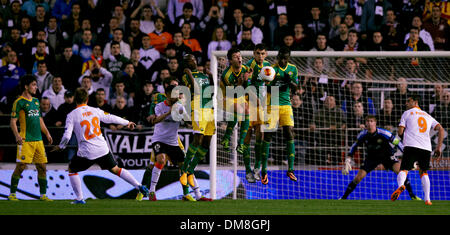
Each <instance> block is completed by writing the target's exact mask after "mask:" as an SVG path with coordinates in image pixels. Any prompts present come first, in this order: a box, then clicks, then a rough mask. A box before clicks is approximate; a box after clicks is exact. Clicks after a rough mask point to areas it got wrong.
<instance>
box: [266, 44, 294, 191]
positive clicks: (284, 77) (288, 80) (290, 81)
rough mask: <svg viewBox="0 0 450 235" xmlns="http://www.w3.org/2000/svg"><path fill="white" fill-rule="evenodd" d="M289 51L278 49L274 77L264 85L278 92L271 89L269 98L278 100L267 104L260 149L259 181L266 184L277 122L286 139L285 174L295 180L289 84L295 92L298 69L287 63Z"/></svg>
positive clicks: (283, 48)
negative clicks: (271, 144)
mask: <svg viewBox="0 0 450 235" xmlns="http://www.w3.org/2000/svg"><path fill="white" fill-rule="evenodd" d="M290 56H291V51H290V50H289V48H287V47H282V48H281V49H280V50H279V51H278V56H277V63H276V64H274V65H273V66H272V67H273V68H274V69H275V74H276V75H275V78H274V80H273V81H272V82H270V83H269V84H266V86H275V87H278V89H279V92H278V94H276V93H274V92H273V91H271V89H269V88H268V92H270V94H269V95H270V99H271V100H272V99H274V100H278V101H279V102H278V104H272V101H271V102H270V105H269V104H268V112H267V113H268V116H269V121H268V122H269V123H268V126H267V127H266V128H265V130H264V141H263V151H262V159H261V161H262V169H261V182H262V183H263V184H267V183H268V182H269V179H268V176H267V159H268V156H269V149H270V141H271V139H272V134H273V132H274V131H276V129H277V127H278V123H279V125H280V126H282V127H283V134H284V136H285V138H286V140H287V142H286V150H287V153H288V157H287V159H288V171H287V176H288V177H289V179H290V180H292V181H297V177H296V176H295V174H294V159H295V144H294V129H293V128H294V117H293V111H292V105H291V99H290V95H291V86H292V87H293V88H294V89H295V90H294V91H295V92H297V90H298V87H297V86H298V70H297V67H296V66H295V65H293V64H291V63H289V58H290Z"/></svg>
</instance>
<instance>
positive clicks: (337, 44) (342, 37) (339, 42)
mask: <svg viewBox="0 0 450 235" xmlns="http://www.w3.org/2000/svg"><path fill="white" fill-rule="evenodd" d="M347 41H348V26H347V24H345V23H344V22H342V23H340V24H339V35H338V36H336V37H334V38H331V40H330V44H329V45H330V47H331V48H333V49H334V50H335V51H343V50H344V47H345V45H346V44H347Z"/></svg>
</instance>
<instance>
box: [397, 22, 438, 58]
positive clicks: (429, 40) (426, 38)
mask: <svg viewBox="0 0 450 235" xmlns="http://www.w3.org/2000/svg"><path fill="white" fill-rule="evenodd" d="M411 25H412V26H411V27H409V29H411V28H417V29H418V30H419V37H420V39H422V41H423V43H425V44H427V45H428V47H429V48H430V49H429V50H430V51H434V42H433V37H431V34H430V33H429V32H428V31H426V30H425V29H424V28H422V20H421V19H420V17H419V16H414V17H413V19H412V23H411ZM409 34H410V32H409V31H408V33H407V34H406V35H405V39H404V41H403V43H404V44H407V43H408V39H409ZM401 48H403V47H401Z"/></svg>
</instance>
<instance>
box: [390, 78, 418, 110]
mask: <svg viewBox="0 0 450 235" xmlns="http://www.w3.org/2000/svg"><path fill="white" fill-rule="evenodd" d="M397 81H398V82H399V83H398V84H397V85H396V88H397V89H396V90H395V91H393V92H392V93H391V94H390V95H389V97H391V99H392V103H393V104H394V111H395V112H399V113H400V114H403V112H404V111H406V106H405V104H406V100H407V99H408V96H410V95H411V91H409V89H408V83H407V81H406V79H405V78H402V77H401V78H398V80H397ZM419 104H420V103H419Z"/></svg>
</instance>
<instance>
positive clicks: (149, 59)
mask: <svg viewBox="0 0 450 235" xmlns="http://www.w3.org/2000/svg"><path fill="white" fill-rule="evenodd" d="M139 54H140V56H141V58H140V62H141V63H142V65H144V68H145V70H146V71H147V70H149V69H150V67H151V66H152V64H153V62H155V61H156V60H157V59H159V57H160V54H159V52H158V51H157V50H156V49H155V48H153V47H152V45H151V39H150V36H148V35H145V36H143V37H142V47H141V48H140V49H139Z"/></svg>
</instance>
